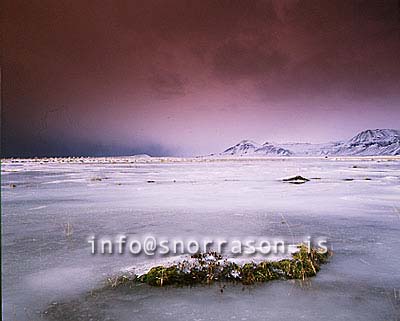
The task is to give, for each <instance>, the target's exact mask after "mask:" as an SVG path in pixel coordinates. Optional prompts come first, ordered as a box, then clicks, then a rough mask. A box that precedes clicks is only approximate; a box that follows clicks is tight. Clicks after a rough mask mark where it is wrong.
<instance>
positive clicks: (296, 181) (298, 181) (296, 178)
mask: <svg viewBox="0 0 400 321" xmlns="http://www.w3.org/2000/svg"><path fill="white" fill-rule="evenodd" d="M282 181H283V182H287V183H291V184H304V183H305V182H308V181H310V180H309V179H308V178H305V177H303V176H300V175H297V176H293V177H289V178H284V179H283V180H282Z"/></svg>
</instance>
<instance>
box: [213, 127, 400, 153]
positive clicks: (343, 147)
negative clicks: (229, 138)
mask: <svg viewBox="0 0 400 321" xmlns="http://www.w3.org/2000/svg"><path fill="white" fill-rule="evenodd" d="M220 155H223V156H325V155H326V156H395V155H400V130H395V129H374V130H371V129H368V130H365V131H363V132H360V133H358V134H357V135H356V136H354V137H353V138H351V139H349V140H348V141H345V142H340V141H338V142H332V143H326V144H310V143H285V144H272V143H268V142H267V143H264V144H263V145H260V144H258V143H256V142H254V141H251V140H242V141H241V142H239V143H238V144H236V145H234V146H232V147H230V148H228V149H227V150H225V151H224V152H222V153H221V154H220Z"/></svg>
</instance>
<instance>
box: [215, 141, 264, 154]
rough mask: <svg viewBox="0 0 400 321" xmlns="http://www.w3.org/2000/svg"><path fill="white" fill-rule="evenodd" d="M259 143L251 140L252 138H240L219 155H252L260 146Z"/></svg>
mask: <svg viewBox="0 0 400 321" xmlns="http://www.w3.org/2000/svg"><path fill="white" fill-rule="evenodd" d="M260 147H261V146H260V144H258V143H256V142H253V141H252V140H247V139H245V140H242V141H241V142H239V143H237V144H236V145H235V146H232V147H229V148H228V149H227V150H225V151H224V152H222V153H221V155H232V156H243V155H252V154H254V152H255V150H256V149H258V148H260Z"/></svg>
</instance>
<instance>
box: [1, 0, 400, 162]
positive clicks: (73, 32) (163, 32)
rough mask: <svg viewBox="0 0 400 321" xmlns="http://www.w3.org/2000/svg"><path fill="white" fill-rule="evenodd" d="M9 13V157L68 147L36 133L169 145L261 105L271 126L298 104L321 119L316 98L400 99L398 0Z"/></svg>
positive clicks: (51, 7) (11, 1)
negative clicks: (273, 112)
mask: <svg viewBox="0 0 400 321" xmlns="http://www.w3.org/2000/svg"><path fill="white" fill-rule="evenodd" d="M2 13H3V19H2V27H3V31H4V32H3V34H4V37H3V46H2V47H3V48H2V49H3V50H2V51H3V52H2V98H3V99H2V103H3V106H2V107H3V108H2V147H3V148H2V153H3V154H4V150H6V151H10V152H8V153H6V154H7V155H18V154H19V153H22V152H23V151H24V150H26V149H29V150H32V153H34V151H35V148H36V149H38V150H40V151H41V154H43V153H45V151H46V147H45V146H47V145H48V146H53V145H54V144H52V143H49V144H47V145H46V144H42V143H37V144H34V143H33V142H36V141H37V142H39V141H43V140H44V141H49V140H52V139H53V138H54V137H57V141H59V142H60V144H59V146H60V148H61V149H62V148H63V147H61V146H71V149H68V152H70V153H72V152H73V151H74V145H75V146H78V145H79V144H77V142H79V141H82V142H84V143H82V146H84V147H82V148H81V149H80V148H78V147H75V150H76V151H77V150H79V151H80V152H82V150H85V148H87V152H89V153H90V151H93V153H98V150H99V149H100V150H101V148H102V147H99V148H98V147H93V146H110V145H112V146H113V152H118V149H119V150H120V151H124V152H126V151H127V148H128V149H129V148H130V147H132V150H139V149H141V148H142V147H143V146H147V145H151V146H155V147H154V148H152V152H153V154H154V150H153V149H156V148H159V150H160V153H162V154H165V153H169V152H172V151H175V150H176V149H175V147H176V146H174V144H175V143H176V142H175V141H174V140H175V139H176V137H178V138H179V137H184V135H182V133H181V132H182V130H187V133H188V137H187V144H188V145H190V144H191V143H192V142H194V141H196V142H198V141H204V142H207V141H209V140H210V137H208V136H207V137H206V135H205V134H203V132H211V131H209V130H201V128H200V127H201V126H203V127H204V126H211V125H209V123H210V122H212V121H214V120H215V122H216V123H218V122H219V123H223V124H224V125H225V124H226V122H224V121H219V119H217V118H216V117H217V116H218V117H221V119H224V118H226V117H231V115H234V114H235V112H236V111H237V110H240V108H242V107H241V106H246V105H248V104H249V103H252V102H254V104H258V107H257V108H258V109H257V110H255V111H254V112H255V113H256V114H257V113H258V117H257V119H260V122H261V120H262V119H263V118H268V119H269V118H270V117H269V115H267V114H266V112H267V111H268V110H269V109H268V108H272V107H268V106H269V105H270V104H275V103H280V104H282V105H283V104H284V103H285V102H286V101H293V100H294V101H296V102H298V103H299V104H303V105H304V106H309V107H304V108H303V110H304V112H305V113H308V116H309V117H312V115H313V113H314V112H315V111H317V110H318V108H320V107H318V105H315V106H311V105H310V103H309V100H310V98H312V99H313V98H314V97H334V101H333V102H332V103H334V104H342V105H346V104H348V105H351V106H356V105H357V102H358V101H363V100H365V99H368V100H369V101H375V100H379V99H381V100H382V99H385V100H386V101H387V102H388V104H389V105H390V106H391V107H390V108H392V109H394V108H395V106H396V104H397V106H398V103H399V101H400V97H399V92H400V60H399V58H398V53H399V52H400V30H399V28H400V22H399V21H400V18H399V17H400V15H399V5H398V1H397V0H393V1H358V0H355V1H344V0H329V1H328V0H318V1H317V0H315V1H311V0H303V1H297V0H289V1H280V0H279V1H278V0H276V1H268V0H266V1H263V0H259V1H255V0H248V1H239V0H237V1H235V0H230V1H228V0H221V1H197V0H190V1H186V0H179V1H157V0H149V1H128V0H126V1H98V2H92V1H67V2H64V1H50V0H43V1H32V2H27V1H19V0H6V1H4V2H3V8H2ZM242 91H244V92H242ZM232 93H237V94H238V95H237V96H234V95H232ZM203 100H204V101H203ZM229 106H238V107H234V108H233V107H232V108H231V107H229ZM377 106H378V105H377ZM281 108H282V110H284V109H287V110H292V111H293V110H294V108H296V107H292V106H291V105H290V104H289V103H287V104H286V105H285V106H284V107H281ZM321 108H322V109H321V110H323V108H325V107H321ZM349 108H350V107H349ZM351 108H359V107H351ZM378 108H379V107H376V108H375V109H374V108H373V107H371V109H370V110H369V113H368V115H369V116H368V117H369V118H368V119H369V120H370V119H373V116H371V115H372V114H373V113H374V112H375V111H376V110H377V109H378ZM216 110H219V111H224V110H225V111H224V112H223V113H224V115H222V114H221V115H219V114H216V113H215V111H216ZM230 110H232V111H231V112H229V111H230ZM242 112H244V110H243V109H242ZM286 116H287V117H286V119H290V114H288V115H286ZM271 117H272V116H271ZM343 117H344V116H343ZM43 119H47V121H46V125H44V121H43ZM271 119H272V118H271ZM164 120H169V121H164ZM172 120H173V122H172ZM232 123H233V122H232ZM191 125H192V126H194V125H196V126H199V128H198V129H197V131H196V130H194V129H193V128H191V127H190V126H191ZM243 126H244V127H243V128H242V130H243V131H245V130H246V128H247V127H246V126H250V125H248V124H243ZM251 126H253V124H251ZM251 126H250V127H251ZM260 126H261V123H260ZM44 127H45V128H46V129H45V130H44V129H43V128H44ZM187 127H190V128H189V129H188V128H187ZM253 127H254V126H253ZM211 129H212V128H211ZM219 130H220V131H224V130H225V128H220V129H219ZM194 132H198V133H199V134H198V135H199V136H198V137H197V136H196V137H194V136H193V137H192V136H190V135H194V134H193V133H194ZM160 133H163V135H160ZM165 133H169V136H166V135H165ZM201 135H203V136H204V137H203V136H201ZM227 135H228V134H227ZM200 136H201V137H200ZM165 137H168V138H165ZM226 140H228V138H226ZM18 141H24V142H23V143H17V142H18ZM71 142H74V143H73V144H72V143H71ZM38 144H39V145H40V146H39V145H38ZM18 146H19V147H18ZM29 146H31V147H30V148H29ZM35 146H36V147H35ZM189 147H190V146H189ZM65 148H66V147H65ZM68 148H69V147H68ZM48 150H49V151H51V150H53V151H54V148H53V147H48ZM104 150H105V151H106V150H109V149H107V148H106V147H104ZM18 151H19V152H18ZM52 153H53V152H52Z"/></svg>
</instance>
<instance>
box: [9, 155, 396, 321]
mask: <svg viewBox="0 0 400 321" xmlns="http://www.w3.org/2000/svg"><path fill="white" fill-rule="evenodd" d="M1 170H2V181H1V184H2V273H3V274H2V278H3V280H2V281H3V282H2V290H3V314H4V315H3V319H4V320H19V321H20V320H37V319H38V320H40V319H45V320H46V319H50V320H90V319H92V320H288V319H289V320H374V321H379V320H382V321H383V320H400V268H399V267H400V159H399V158H364V159H363V158H341V159H316V158H315V159H311V158H310V159H301V158H275V159H264V160H257V159H253V160H245V159H241V160H229V159H224V160H221V161H218V160H215V159H213V160H206V159H195V160H181V159H179V160H177V159H175V160H173V159H171V160H166V159H148V158H139V159H131V158H119V159H118V158H114V159H84V160H80V159H72V160H69V161H67V160H64V162H61V160H60V159H58V160H52V161H49V162H44V161H43V160H29V161H25V162H11V161H10V160H6V161H3V162H2V168H1ZM294 175H301V176H304V177H307V178H320V179H312V180H311V181H309V182H307V183H305V184H301V185H294V184H289V183H283V182H282V181H281V180H280V179H281V178H283V177H288V176H294ZM366 178H368V179H369V180H366ZM345 179H353V180H345ZM148 181H154V183H148ZM13 184H15V185H13ZM282 222H283V224H282ZM67 224H68V225H69V226H70V228H68V229H70V230H71V231H72V234H71V235H69V236H68V235H66V234H67V233H66V225H67ZM119 233H130V234H136V235H143V234H152V235H162V236H165V237H168V236H170V237H176V236H181V237H185V236H202V235H209V236H222V237H232V236H233V237H245V236H258V237H271V238H273V237H280V238H285V239H288V240H290V241H296V240H301V239H302V238H303V237H304V236H306V235H311V236H313V237H318V236H325V237H327V238H328V240H329V241H330V246H331V248H332V249H333V251H334V256H333V257H332V259H331V262H330V263H329V264H327V265H324V266H323V268H322V270H321V272H320V273H319V274H318V276H317V277H315V278H312V279H310V280H308V281H307V282H292V281H274V282H270V283H266V284H259V285H256V286H251V287H245V288H243V287H242V286H234V285H228V286H226V288H225V289H224V291H223V292H222V293H221V291H220V286H219V285H218V284H216V285H214V286H211V287H194V288H186V287H184V288H171V287H169V288H150V287H148V286H145V285H141V286H138V287H136V288H135V289H132V290H130V291H126V290H113V291H101V292H99V293H98V294H97V295H96V296H90V295H89V296H88V295H87V293H88V291H89V290H90V289H93V288H97V287H99V286H100V285H101V284H102V282H103V281H104V279H105V278H106V276H107V275H111V274H113V273H118V271H120V270H121V269H124V268H126V267H129V266H132V265H137V266H143V264H153V263H154V262H153V261H151V259H148V260H146V259H145V258H143V257H132V256H130V255H125V256H118V255H114V256H91V255H90V247H89V244H88V243H87V237H88V236H89V235H91V234H96V235H101V236H106V235H110V236H114V235H116V234H119ZM52 303H53V306H54V307H55V308H53V309H51V313H50V314H47V315H42V314H41V313H40V312H41V311H44V310H45V309H46V308H47V307H48V306H49V305H50V304H52Z"/></svg>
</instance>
